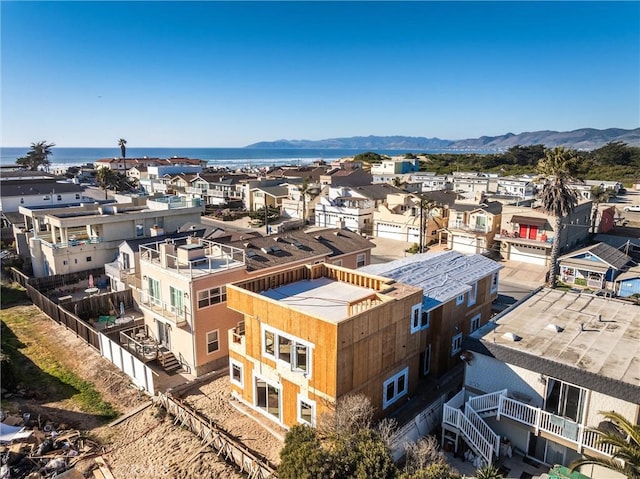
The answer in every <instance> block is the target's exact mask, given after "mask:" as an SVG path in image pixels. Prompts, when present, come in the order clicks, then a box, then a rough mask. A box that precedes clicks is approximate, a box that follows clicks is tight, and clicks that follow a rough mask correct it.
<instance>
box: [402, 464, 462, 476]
mask: <svg viewBox="0 0 640 479" xmlns="http://www.w3.org/2000/svg"><path fill="white" fill-rule="evenodd" d="M398 479H462V476H461V475H460V473H459V472H458V471H456V470H455V469H454V468H453V467H451V466H450V465H449V464H448V463H446V462H432V463H431V464H429V465H428V466H426V467H424V468H422V469H419V470H417V471H415V472H407V471H405V472H403V473H402V474H400V476H398Z"/></svg>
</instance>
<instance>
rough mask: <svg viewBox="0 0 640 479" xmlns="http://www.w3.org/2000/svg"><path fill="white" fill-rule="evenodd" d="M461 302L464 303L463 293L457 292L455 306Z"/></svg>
mask: <svg viewBox="0 0 640 479" xmlns="http://www.w3.org/2000/svg"><path fill="white" fill-rule="evenodd" d="M462 303H464V293H462V294H459V295H458V297H457V298H456V306H460V305H461V304H462Z"/></svg>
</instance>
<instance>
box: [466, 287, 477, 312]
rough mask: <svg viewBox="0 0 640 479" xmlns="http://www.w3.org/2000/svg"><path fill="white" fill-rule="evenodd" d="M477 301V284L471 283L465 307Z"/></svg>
mask: <svg viewBox="0 0 640 479" xmlns="http://www.w3.org/2000/svg"><path fill="white" fill-rule="evenodd" d="M477 301H478V282H475V283H473V285H471V290H470V291H469V296H468V299H467V306H473V305H474V304H476V302H477Z"/></svg>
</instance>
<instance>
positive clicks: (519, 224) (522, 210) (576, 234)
mask: <svg viewBox="0 0 640 479" xmlns="http://www.w3.org/2000/svg"><path fill="white" fill-rule="evenodd" d="M555 223H556V220H555V217H553V216H550V215H547V214H546V213H543V212H542V211H541V209H540V208H531V207H526V206H515V205H504V206H503V208H502V226H501V228H500V234H499V235H496V236H495V239H496V240H497V241H499V242H500V254H501V255H502V257H503V258H504V259H506V260H511V261H521V262H523V263H532V264H539V265H544V266H548V265H549V260H550V257H551V248H552V246H553V241H554V239H555V237H556V235H558V234H559V235H560V253H565V252H567V251H571V250H572V249H574V248H575V247H576V246H579V245H582V244H584V243H585V242H586V241H587V240H588V238H589V230H590V225H591V201H586V202H582V203H579V204H578V205H577V206H576V207H575V208H574V210H573V211H572V212H571V213H570V214H569V215H567V216H566V217H564V218H562V220H561V227H560V231H559V232H557V231H554V228H555Z"/></svg>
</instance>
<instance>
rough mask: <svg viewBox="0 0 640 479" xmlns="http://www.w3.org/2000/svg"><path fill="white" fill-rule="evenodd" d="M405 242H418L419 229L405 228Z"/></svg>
mask: <svg viewBox="0 0 640 479" xmlns="http://www.w3.org/2000/svg"><path fill="white" fill-rule="evenodd" d="M407 241H408V242H409V243H418V242H420V228H407ZM425 242H426V241H425Z"/></svg>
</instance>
